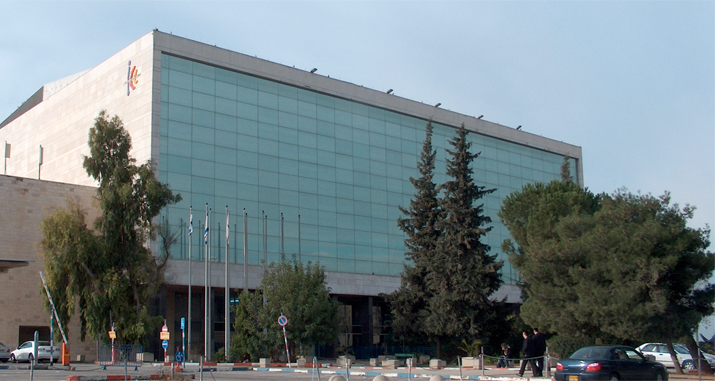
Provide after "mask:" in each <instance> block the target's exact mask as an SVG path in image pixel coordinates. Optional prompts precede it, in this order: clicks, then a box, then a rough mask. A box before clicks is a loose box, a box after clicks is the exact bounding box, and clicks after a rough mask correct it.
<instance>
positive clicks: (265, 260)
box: [263, 213, 268, 305]
mask: <svg viewBox="0 0 715 381" xmlns="http://www.w3.org/2000/svg"><path fill="white" fill-rule="evenodd" d="M267 263H268V216H266V215H265V213H264V214H263V277H264V278H265V277H266V265H267ZM266 302H267V296H266V293H265V292H264V293H263V305H265V304H266Z"/></svg>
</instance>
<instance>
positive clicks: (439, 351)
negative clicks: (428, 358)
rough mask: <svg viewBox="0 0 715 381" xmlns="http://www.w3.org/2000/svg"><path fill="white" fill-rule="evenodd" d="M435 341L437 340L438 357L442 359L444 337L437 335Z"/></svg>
mask: <svg viewBox="0 0 715 381" xmlns="http://www.w3.org/2000/svg"><path fill="white" fill-rule="evenodd" d="M435 341H436V342H437V358H438V359H442V338H441V337H439V336H437V338H436V339H435Z"/></svg>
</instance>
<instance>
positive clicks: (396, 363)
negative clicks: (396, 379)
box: [382, 359, 404, 369]
mask: <svg viewBox="0 0 715 381" xmlns="http://www.w3.org/2000/svg"><path fill="white" fill-rule="evenodd" d="M401 366H404V363H403V362H402V360H393V359H390V360H385V361H383V362H382V368H383V369H397V368H398V367H401Z"/></svg>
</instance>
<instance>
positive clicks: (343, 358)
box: [338, 355, 355, 367]
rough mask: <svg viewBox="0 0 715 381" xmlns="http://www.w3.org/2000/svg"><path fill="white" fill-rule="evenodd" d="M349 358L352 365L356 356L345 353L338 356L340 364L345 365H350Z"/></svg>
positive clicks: (340, 365)
mask: <svg viewBox="0 0 715 381" xmlns="http://www.w3.org/2000/svg"><path fill="white" fill-rule="evenodd" d="M348 360H350V365H352V364H355V356H353V355H345V356H340V357H338V366H339V367H344V366H347V365H348Z"/></svg>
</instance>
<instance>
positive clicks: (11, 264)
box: [0, 258, 30, 274]
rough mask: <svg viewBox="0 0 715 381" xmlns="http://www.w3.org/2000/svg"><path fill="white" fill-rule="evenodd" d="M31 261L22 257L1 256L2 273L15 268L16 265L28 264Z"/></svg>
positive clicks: (0, 269) (0, 270) (0, 271)
mask: <svg viewBox="0 0 715 381" xmlns="http://www.w3.org/2000/svg"><path fill="white" fill-rule="evenodd" d="M29 264H30V261H25V260H22V259H3V258H0V274H4V273H6V272H7V271H8V270H9V269H14V268H16V267H24V266H28V265H29Z"/></svg>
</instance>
